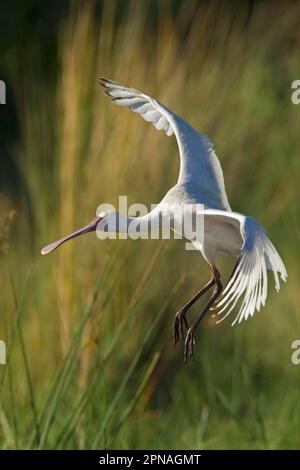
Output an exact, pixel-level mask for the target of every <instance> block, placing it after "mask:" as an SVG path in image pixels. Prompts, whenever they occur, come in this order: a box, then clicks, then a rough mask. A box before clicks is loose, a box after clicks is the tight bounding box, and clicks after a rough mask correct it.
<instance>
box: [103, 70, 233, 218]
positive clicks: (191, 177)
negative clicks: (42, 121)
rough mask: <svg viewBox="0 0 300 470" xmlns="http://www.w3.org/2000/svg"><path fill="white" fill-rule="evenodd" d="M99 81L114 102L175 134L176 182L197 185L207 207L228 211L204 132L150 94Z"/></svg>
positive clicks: (218, 170) (216, 163)
mask: <svg viewBox="0 0 300 470" xmlns="http://www.w3.org/2000/svg"><path fill="white" fill-rule="evenodd" d="M99 83H100V85H101V86H103V87H104V88H105V92H106V94H107V95H108V96H110V97H111V98H112V100H113V102H114V103H115V104H117V105H119V106H127V107H128V108H129V109H131V110H132V111H134V112H136V113H138V114H140V116H141V117H142V118H143V119H145V120H146V121H148V122H151V123H152V124H153V125H154V127H155V128H156V129H158V130H164V131H165V133H166V134H167V136H171V135H173V134H175V136H176V139H177V143H178V147H179V154H180V172H179V177H178V184H180V185H192V186H193V187H194V188H197V195H198V197H199V199H200V200H199V202H200V203H202V204H205V205H206V206H208V207H213V208H216V209H223V210H229V211H230V210H231V209H230V206H229V202H228V199H227V195H226V191H225V185H224V179H223V172H222V168H221V165H220V162H219V160H218V158H217V156H216V154H215V152H214V149H213V144H212V142H211V141H210V140H209V139H208V138H207V137H206V136H205V135H203V134H201V133H199V132H198V131H196V130H195V129H194V128H193V127H192V126H190V125H189V124H188V123H187V122H186V121H185V120H183V119H182V118H180V117H179V116H178V115H177V114H175V113H173V112H172V111H170V110H169V109H168V108H166V107H165V106H164V105H163V104H162V103H160V102H159V101H158V100H157V99H155V98H152V97H151V96H148V95H146V94H144V93H142V92H140V91H138V90H135V89H134V88H130V87H126V86H123V85H120V84H119V83H116V82H114V81H112V80H108V79H107V78H101V79H100V81H99Z"/></svg>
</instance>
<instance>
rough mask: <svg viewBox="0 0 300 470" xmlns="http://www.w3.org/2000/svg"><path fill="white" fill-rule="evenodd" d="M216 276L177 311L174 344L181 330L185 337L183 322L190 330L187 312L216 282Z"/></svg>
mask: <svg viewBox="0 0 300 470" xmlns="http://www.w3.org/2000/svg"><path fill="white" fill-rule="evenodd" d="M215 282H216V281H215V278H214V277H213V278H212V279H211V280H210V281H209V282H208V283H207V284H205V286H204V287H202V289H201V290H200V291H199V292H197V294H196V295H194V297H193V298H192V299H191V300H189V301H188V303H186V304H185V305H184V306H183V307H182V308H181V309H180V310H179V312H177V313H176V315H175V320H174V324H173V334H174V344H176V343H177V341H178V340H179V330H180V333H181V337H182V339H183V322H184V324H185V326H186V329H187V330H188V329H189V325H188V322H187V319H186V313H187V311H188V310H189V309H190V308H191V306H192V305H194V303H195V302H197V300H198V299H200V297H201V296H202V295H203V294H205V292H206V291H207V290H208V289H210V288H211V287H212V286H213V285H214V283H215Z"/></svg>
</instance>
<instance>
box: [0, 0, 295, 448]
mask: <svg viewBox="0 0 300 470" xmlns="http://www.w3.org/2000/svg"><path fill="white" fill-rule="evenodd" d="M12 5H13V6H12V7H8V6H7V7H6V8H4V10H3V13H4V14H3V16H2V21H3V24H4V23H5V25H6V29H5V28H4V29H3V30H2V33H1V36H2V35H3V41H2V43H1V48H2V53H1V57H2V67H1V73H2V76H1V77H0V78H1V79H5V80H6V82H7V90H8V97H7V101H8V104H7V105H6V106H1V109H0V111H1V147H2V150H1V151H2V155H3V156H4V157H5V161H4V160H3V167H2V168H3V171H2V174H1V179H0V183H1V192H0V214H1V215H0V216H1V235H0V236H1V256H0V269H1V281H0V282H1V297H0V309H1V315H0V339H2V340H5V341H6V345H7V360H8V364H7V365H6V366H0V445H1V448H4V449H7V448H59V449H62V448H81V449H89V448H104V447H105V448H122V449H128V448H129V449H135V448H142V449H155V448H158V449H163V448H172V449H176V448H183V449H198V448H204V449H231V448H250V449H251V448H259V449H269V448H271V449H278V448H299V447H300V374H299V372H300V371H299V367H297V366H295V365H293V364H292V363H291V353H292V350H291V343H292V341H293V340H294V339H297V338H299V336H300V331H299V267H298V266H299V223H298V222H299V208H298V204H299V203H298V202H297V201H298V200H299V108H297V106H295V105H292V104H291V100H290V96H291V82H292V81H293V80H295V79H297V78H299V28H298V17H299V3H297V2H286V3H284V4H282V3H280V2H272V3H271V2H261V1H260V2H249V3H247V2H233V3H231V4H228V3H227V2H204V1H203V2H198V1H193V0H187V1H184V2H180V1H160V2H157V1H150V0H148V1H143V2H140V1H134V0H132V1H126V2H121V1H116V0H109V1H101V2H100V1H98V2H71V3H69V2H64V4H63V5H61V4H60V3H59V2H54V4H53V8H52V11H51V12H49V10H48V8H46V7H45V6H44V7H41V6H40V5H41V4H39V2H35V1H31V2H27V3H26V5H27V6H25V4H23V3H21V2H18V1H14V2H12ZM46 10H47V14H48V13H49V18H48V19H47V21H46V20H45V16H46V15H45V11H46ZM9 21H11V23H9ZM12 21H13V22H14V24H15V27H14V28H13V29H10V30H8V27H7V25H8V24H12ZM100 75H104V76H107V77H109V78H112V79H115V80H117V81H120V82H121V83H124V84H128V85H132V86H134V87H135V88H137V89H141V90H142V91H145V92H148V93H149V94H151V95H154V96H157V97H158V98H159V99H160V100H161V101H162V102H163V103H164V104H166V105H167V106H169V107H170V108H171V109H172V110H174V111H175V112H177V113H178V114H179V115H181V116H183V117H185V118H186V119H187V120H188V121H189V122H191V124H193V125H194V126H195V127H196V128H198V129H199V130H201V131H202V132H204V133H206V134H208V135H209V136H210V138H211V139H212V140H213V141H214V142H215V147H216V152H217V154H218V155H219V158H220V161H221V164H222V167H223V171H224V176H225V183H226V188H227V192H228V195H229V200H230V203H231V206H232V208H233V209H234V210H237V211H240V212H244V213H247V214H250V215H253V216H255V217H256V218H257V219H258V220H259V221H260V222H261V223H262V224H263V225H264V226H265V227H266V229H267V230H268V232H269V235H270V238H271V239H272V241H273V242H274V244H275V245H276V246H277V248H278V250H279V252H280V254H281V255H282V257H283V259H284V261H285V263H286V267H287V270H288V274H289V278H288V283H287V285H284V286H283V288H282V290H281V291H280V294H276V292H275V291H274V289H273V281H272V279H271V277H270V290H269V297H268V302H267V305H266V307H265V308H264V309H263V310H262V311H261V312H260V313H257V314H256V316H255V318H254V319H252V320H250V321H248V322H245V323H243V324H242V325H240V326H238V327H235V328H231V327H230V321H228V322H224V323H222V324H221V325H216V324H215V320H214V319H213V318H209V316H208V317H207V318H206V319H205V321H204V322H203V324H202V327H201V328H200V331H199V333H198V342H197V348H196V361H195V362H194V363H191V364H188V366H186V367H185V366H184V363H183V348H182V344H180V345H177V346H176V347H174V346H173V344H172V322H173V316H174V314H175V312H176V311H177V310H178V309H179V307H181V306H182V305H183V304H184V303H185V302H186V301H187V300H188V299H189V298H190V297H191V296H192V295H193V293H194V292H195V291H197V290H198V289H199V288H200V287H201V286H202V285H203V284H204V283H205V282H206V281H207V278H208V276H209V271H208V268H207V266H206V264H205V262H204V261H203V260H202V259H201V256H200V254H199V255H197V254H195V253H194V252H187V251H185V250H184V244H183V242H182V241H179V240H171V241H168V242H164V241H149V240H147V241H142V240H138V241H130V240H127V241H111V240H108V241H99V240H97V239H96V237H93V236H92V235H90V236H87V237H82V238H81V239H77V240H75V241H74V242H73V243H69V244H66V245H65V246H63V247H62V248H61V249H60V250H58V251H57V252H55V253H53V254H52V255H51V256H48V257H45V258H42V257H41V256H40V255H39V251H40V248H41V247H42V246H44V245H45V244H47V243H48V242H50V241H52V240H55V239H57V238H59V237H60V236H61V235H63V234H65V233H68V232H70V231H73V229H74V228H76V227H79V226H81V225H83V224H85V223H86V222H88V221H89V220H90V219H91V218H92V217H93V216H94V214H95V210H96V207H97V206H98V205H99V204H100V203H104V202H109V203H112V204H116V205H117V203H118V196H119V195H122V194H126V195H128V198H129V204H131V203H134V202H143V203H145V204H146V205H147V206H149V205H150V204H151V203H156V202H158V201H159V200H160V198H161V197H162V196H163V195H164V193H165V192H166V190H167V189H168V188H169V187H170V186H171V185H173V184H174V183H175V182H176V178H177V172H178V166H179V161H178V155H177V154H178V151H177V146H176V141H175V139H174V138H170V139H167V138H166V136H165V135H164V134H162V133H158V132H157V131H156V130H155V129H154V128H153V127H152V126H150V125H149V124H147V123H145V122H144V121H143V120H141V119H139V118H138V117H137V116H136V115H135V114H133V113H130V112H129V111H128V110H125V109H119V108H116V107H114V106H113V105H112V104H111V103H110V102H109V100H108V99H106V97H105V96H104V95H103V93H102V90H100V89H99V87H97V85H96V81H97V78H98V77H99V76H100ZM12 103H13V104H12ZM1 165H2V163H1ZM231 266H232V260H228V259H224V260H220V268H221V272H222V273H224V279H225V278H226V276H227V275H228V273H229V272H230V268H231ZM204 301H205V299H204V300H203V302H204ZM200 307H201V304H200V303H199V304H196V306H195V308H194V310H193V312H194V314H195V313H196V311H197V310H198V309H200ZM190 315H191V316H193V313H192V314H190Z"/></svg>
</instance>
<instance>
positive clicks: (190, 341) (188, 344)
mask: <svg viewBox="0 0 300 470" xmlns="http://www.w3.org/2000/svg"><path fill="white" fill-rule="evenodd" d="M195 344H196V338H195V335H194V332H193V329H192V328H190V329H189V330H188V332H187V335H186V338H185V343H184V363H185V364H186V363H187V361H188V359H192V360H193V361H194V360H195V358H194V345H195Z"/></svg>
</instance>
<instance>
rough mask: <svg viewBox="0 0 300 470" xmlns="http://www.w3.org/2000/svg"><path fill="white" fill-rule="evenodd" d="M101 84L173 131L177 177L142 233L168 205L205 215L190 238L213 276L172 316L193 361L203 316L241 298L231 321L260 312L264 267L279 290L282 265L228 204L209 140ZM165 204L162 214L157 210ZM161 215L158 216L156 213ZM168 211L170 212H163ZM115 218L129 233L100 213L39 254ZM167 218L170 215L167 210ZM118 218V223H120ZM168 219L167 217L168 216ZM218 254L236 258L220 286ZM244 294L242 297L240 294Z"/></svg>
mask: <svg viewBox="0 0 300 470" xmlns="http://www.w3.org/2000/svg"><path fill="white" fill-rule="evenodd" d="M99 83H100V85H102V86H103V87H104V88H105V91H106V94H107V95H108V96H110V97H111V98H112V100H113V102H114V103H115V104H117V105H119V106H127V107H128V108H130V109H132V111H134V112H136V113H138V114H140V115H141V116H142V117H143V118H144V119H145V120H146V121H149V122H152V124H153V125H154V126H155V127H156V129H159V130H161V129H162V130H164V131H165V133H166V134H167V135H168V136H171V135H173V134H175V137H176V139H177V144H178V147H179V155H180V171H179V177H178V181H177V183H176V184H175V186H174V187H173V188H171V189H170V190H169V191H168V192H167V194H166V195H165V197H164V198H163V199H162V201H161V202H160V203H159V204H158V205H157V206H156V208H155V209H154V210H152V211H151V212H150V213H149V214H147V215H146V216H142V217H136V218H135V221H136V222H138V223H139V225H140V227H141V231H143V230H148V227H149V222H150V223H151V227H152V226H153V224H154V225H157V226H161V225H162V224H163V223H164V217H165V216H166V212H167V211H166V207H167V208H168V207H170V208H171V207H174V204H177V205H178V204H179V205H183V204H192V205H194V206H195V204H201V205H202V207H203V210H201V214H202V217H203V218H204V236H203V240H202V242H199V241H197V240H191V241H192V243H193V244H194V246H195V248H196V249H198V250H199V251H200V252H201V253H202V255H203V257H204V259H205V260H206V261H207V263H208V264H209V266H210V269H211V272H212V277H211V279H210V280H209V282H208V283H207V284H206V285H205V286H204V287H203V288H202V289H201V290H200V291H199V292H197V293H196V295H195V296H194V297H193V298H192V299H191V300H190V301H189V302H188V303H187V304H186V305H184V306H183V307H182V308H181V309H180V310H179V311H178V312H177V313H176V315H175V320H174V325H173V332H174V341H175V344H176V343H177V341H178V339H179V334H181V337H182V339H184V335H183V330H184V325H185V327H186V328H187V333H186V338H185V347H184V358H185V362H187V360H188V359H189V358H192V359H194V353H193V349H194V344H195V342H196V339H195V332H196V329H197V327H198V325H199V323H200V321H201V319H202V318H203V316H204V315H205V313H206V312H208V311H209V310H211V309H215V310H216V313H217V314H218V315H221V317H220V320H223V319H224V318H225V317H227V316H228V315H229V314H230V312H232V310H233V309H234V308H235V307H236V305H237V303H238V302H239V301H240V305H239V310H238V313H237V315H236V317H235V320H234V322H233V323H236V322H241V321H242V320H243V319H245V320H247V318H249V316H253V314H254V312H255V311H256V310H257V311H258V310H260V307H261V306H263V305H264V304H265V301H266V298H267V270H271V271H273V275H274V279H275V288H276V290H277V291H278V290H279V288H280V283H279V276H278V273H279V274H280V276H281V279H282V280H284V281H285V280H286V278H287V273H286V269H285V266H284V264H283V262H282V260H281V258H280V256H279V254H278V253H277V251H276V249H275V248H274V246H273V244H272V243H271V241H270V240H269V238H268V237H267V235H266V232H265V230H264V229H263V227H262V226H261V225H260V224H258V223H257V222H256V220H255V219H254V218H252V217H249V216H245V215H242V214H239V213H237V212H233V211H232V210H231V208H230V205H229V202H228V199H227V195H226V191H225V186H224V179H223V173H222V169H221V165H220V162H219V160H218V158H217V156H216V154H215V152H214V149H213V144H212V143H211V142H210V140H209V139H208V138H207V137H206V136H205V135H203V134H200V133H199V132H198V131H196V130H195V129H194V128H193V127H192V126H190V125H189V124H188V123H187V122H186V121H184V120H183V119H182V118H180V117H179V116H178V115H177V114H175V113H173V112H172V111H170V110H169V109H168V108H166V107H165V106H164V105H163V104H161V103H160V102H159V101H158V100H156V99H155V98H151V97H150V96H148V95H146V94H144V93H141V92H140V91H138V90H135V89H134V88H128V87H126V86H123V85H120V84H119V83H116V82H114V81H112V80H108V79H106V78H101V79H100V82H99ZM162 207H164V210H163V217H161V216H158V214H160V208H162ZM160 215H161V214H160ZM167 215H168V214H167ZM112 216H113V217H114V220H116V225H115V227H116V231H117V232H118V231H119V232H120V231H125V232H127V233H130V226H131V225H130V222H132V220H133V218H132V217H127V216H125V215H121V214H119V213H117V212H104V213H101V214H99V215H98V216H96V217H95V218H94V219H93V220H92V221H91V222H90V223H89V224H88V225H86V226H85V227H83V228H81V229H79V230H77V231H76V232H74V233H72V234H71V235H68V236H67V237H64V238H62V239H60V240H58V241H56V242H54V243H51V244H50V245H48V246H46V247H45V248H43V249H42V251H41V253H42V254H43V255H45V254H47V253H49V252H51V251H53V250H54V249H55V248H57V247H58V246H60V245H61V244H62V243H64V242H65V241H67V240H70V239H71V238H74V237H77V236H79V235H82V234H84V233H88V232H91V231H95V230H96V229H97V230H107V227H108V225H109V224H108V222H109V220H111V217H112ZM169 217H174V214H173V213H171V210H170V214H169ZM120 222H122V224H121V223H120ZM168 223H170V219H168ZM218 255H229V256H232V257H234V258H236V259H237V262H236V265H235V268H234V271H233V273H232V275H231V277H230V279H229V281H228V283H227V285H226V287H225V288H224V289H223V286H222V283H221V276H220V273H219V271H218V269H217V266H216V257H217V256H218ZM211 287H214V289H213V292H212V296H211V298H210V300H209V301H208V303H207V304H206V306H205V307H204V309H203V310H202V311H201V313H200V314H199V316H198V317H197V319H196V321H195V322H194V323H193V324H192V325H191V326H190V327H189V325H188V322H187V318H186V314H187V312H188V310H189V309H190V307H191V306H192V305H193V304H194V303H195V302H196V301H197V300H198V299H199V298H200V297H201V296H202V295H203V294H204V293H205V292H206V291H207V290H209V289H210V288H211ZM242 296H243V298H242V299H241V297H242Z"/></svg>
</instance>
